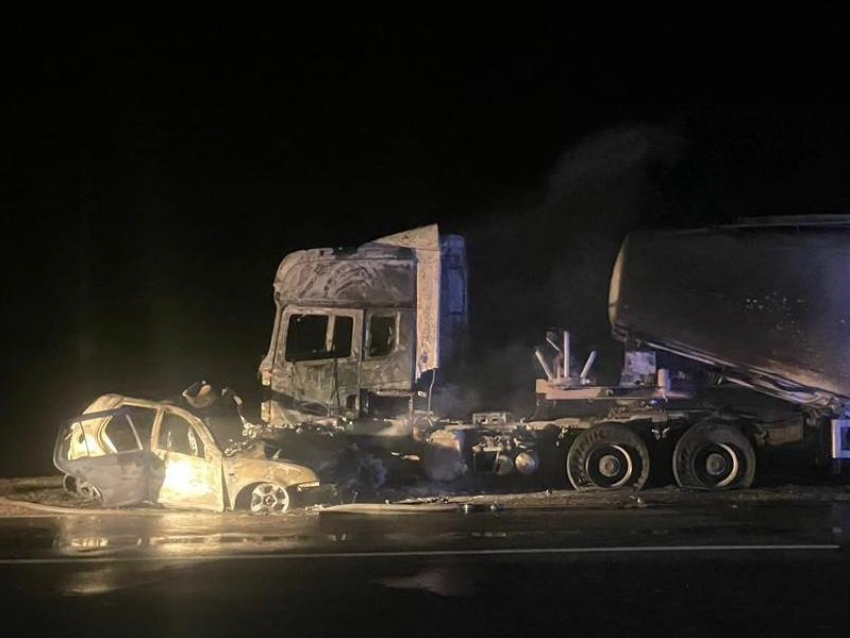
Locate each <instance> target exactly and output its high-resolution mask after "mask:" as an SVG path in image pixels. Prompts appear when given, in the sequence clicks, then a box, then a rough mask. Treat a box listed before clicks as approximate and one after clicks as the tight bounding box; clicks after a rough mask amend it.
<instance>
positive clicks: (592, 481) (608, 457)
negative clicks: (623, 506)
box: [567, 423, 649, 490]
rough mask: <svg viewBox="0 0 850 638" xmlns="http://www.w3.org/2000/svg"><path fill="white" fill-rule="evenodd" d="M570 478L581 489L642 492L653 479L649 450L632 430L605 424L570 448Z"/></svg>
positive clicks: (582, 437)
mask: <svg viewBox="0 0 850 638" xmlns="http://www.w3.org/2000/svg"><path fill="white" fill-rule="evenodd" d="M567 476H568V477H569V479H570V483H572V484H573V487H575V488H576V489H577V490H592V489H618V488H623V487H631V488H633V489H637V490H639V489H640V488H642V487H643V486H644V484H645V483H646V480H647V478H649V451H648V450H647V447H646V444H645V443H644V442H643V441H642V440H641V438H640V437H639V436H638V435H637V434H635V433H634V432H632V431H631V430H630V429H629V428H627V427H625V426H623V425H620V424H618V423H601V424H599V425H596V426H594V427H592V428H590V429H589V430H587V431H585V432H583V433H582V434H581V435H579V436H578V438H577V439H576V440H575V442H574V443H573V444H572V446H571V447H570V451H569V453H568V454H567Z"/></svg>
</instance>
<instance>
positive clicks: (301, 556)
mask: <svg viewBox="0 0 850 638" xmlns="http://www.w3.org/2000/svg"><path fill="white" fill-rule="evenodd" d="M838 549H841V546H840V545H826V544H825V545H816V544H812V545H649V546H646V547H632V546H615V547H540V548H503V549H457V550H454V549H435V550H421V551H381V552H301V553H290V554H262V553H251V554H248V553H246V554H207V555H195V556H192V555H185V556H176V555H173V556H150V555H147V556H86V555H80V556H78V557H70V556H68V557H52V558H3V559H0V565H68V564H73V563H140V562H211V561H239V560H305V559H329V558H430V557H440V556H512V555H532V556H533V555H541V556H543V555H551V554H555V555H558V554H573V555H576V554H578V555H581V554H625V553H630V554H640V553H653V552H656V553H658V552H664V553H676V552H681V553H684V552H753V551H756V552H765V551H773V552H778V551H823V550H830V551H835V550H838Z"/></svg>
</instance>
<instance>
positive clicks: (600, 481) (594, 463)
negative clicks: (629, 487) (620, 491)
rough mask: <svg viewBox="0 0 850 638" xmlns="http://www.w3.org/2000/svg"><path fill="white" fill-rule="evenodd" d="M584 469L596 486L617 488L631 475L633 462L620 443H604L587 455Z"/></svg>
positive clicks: (627, 451)
mask: <svg viewBox="0 0 850 638" xmlns="http://www.w3.org/2000/svg"><path fill="white" fill-rule="evenodd" d="M585 471H586V472H587V474H588V476H589V477H590V479H591V481H593V483H594V485H596V486H597V487H605V488H617V487H622V486H623V485H625V484H626V483H628V481H629V479H630V478H631V477H632V474H633V473H634V462H633V460H632V456H631V454H630V452H629V450H627V449H626V448H625V447H623V446H622V445H617V444H616V443H615V444H606V445H604V446H601V447H600V448H598V449H596V450H594V451H593V452H591V453H590V454H589V455H588V457H587V463H586V465H585Z"/></svg>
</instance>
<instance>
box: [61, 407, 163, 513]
mask: <svg viewBox="0 0 850 638" xmlns="http://www.w3.org/2000/svg"><path fill="white" fill-rule="evenodd" d="M119 416H125V417H127V423H128V425H130V427H131V429H132V431H133V436H134V437H135V439H136V444H137V446H138V447H137V448H136V449H135V450H124V451H118V450H116V451H114V452H112V451H107V452H104V453H103V454H96V455H91V454H90V453H89V450H88V444H87V443H86V455H85V456H80V457H78V458H76V459H66V458H62V456H61V451H62V450H63V449H64V444H63V441H64V438H65V436H64V435H65V433H66V431H67V430H68V428H70V427H71V426H72V425H73V424H74V423H80V424H81V431H82V433H83V435H84V436H85V429H84V428H83V426H82V423H83V422H85V421H95V420H103V421H102V422H101V423H98V424H97V426H96V430H95V438H96V439H98V441H99V442H100V441H102V437H103V434H104V432H105V431H106V429H107V428H108V427H109V425H110V424H111V423H112V420H113V419H114V418H116V417H119ZM148 453H149V452H148V450H147V449H146V448H145V442H144V441H143V440H142V439H141V438H140V437H139V432H138V428H137V427H136V425H135V424H134V423H133V420H132V418H129V413H128V411H127V410H126V409H125V408H124V406H123V405H121V406H118V407H116V408H112V409H109V410H103V411H100V412H90V413H88V414H81V415H79V416H77V417H74V418H73V419H68V420H67V421H66V422H65V424H64V425H63V426H62V428H60V431H59V434H58V436H57V440H56V446H55V447H54V452H53V463H54V465H55V466H56V467H57V468H58V469H59V470H61V471H62V472H64V473H65V474H67V475H69V476H73V477H74V479H75V480H77V481H78V482H79V481H83V482H87V483H89V484H91V485H93V486H94V487H96V488H97V490H98V492H99V493H100V500H101V503H102V504H103V505H104V506H106V507H121V506H128V505H138V504H140V503H143V502H144V501H146V500H147V499H148V496H149V464H148V460H149V457H148Z"/></svg>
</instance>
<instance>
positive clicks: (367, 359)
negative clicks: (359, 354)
mask: <svg viewBox="0 0 850 638" xmlns="http://www.w3.org/2000/svg"><path fill="white" fill-rule="evenodd" d="M382 318H391V319H392V320H393V322H394V328H393V329H394V331H395V334H394V335H393V339H392V343H391V344H390V345H389V347H388V348H386V349H379V348H376V347H375V345H376V344H375V343H374V341H375V340H376V339H377V335H375V334H373V326H374V324H375V321H376V319H382ZM365 325H366V344H365V347H364V356H363V363H362V364H361V366H360V368H361V372H360V384H361V387H362V388H363V389H364V390H371V391H376V390H384V391H385V390H396V391H401V392H403V391H411V390H413V366H414V360H415V349H416V322H415V313H414V311H413V310H412V309H407V308H405V309H399V310H395V309H392V308H374V309H371V310H368V311H367V312H366V319H365Z"/></svg>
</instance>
